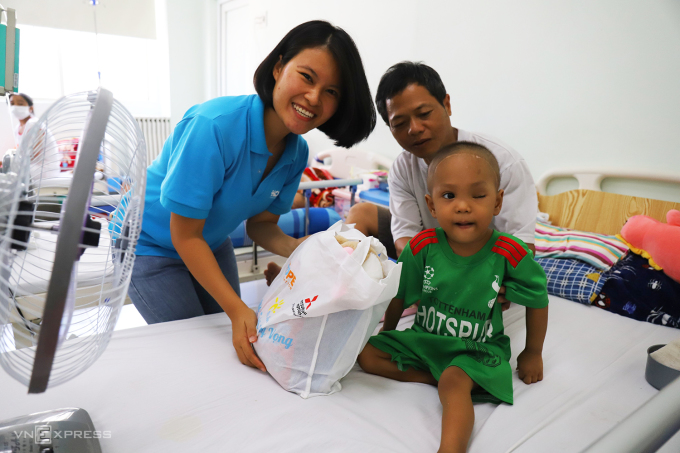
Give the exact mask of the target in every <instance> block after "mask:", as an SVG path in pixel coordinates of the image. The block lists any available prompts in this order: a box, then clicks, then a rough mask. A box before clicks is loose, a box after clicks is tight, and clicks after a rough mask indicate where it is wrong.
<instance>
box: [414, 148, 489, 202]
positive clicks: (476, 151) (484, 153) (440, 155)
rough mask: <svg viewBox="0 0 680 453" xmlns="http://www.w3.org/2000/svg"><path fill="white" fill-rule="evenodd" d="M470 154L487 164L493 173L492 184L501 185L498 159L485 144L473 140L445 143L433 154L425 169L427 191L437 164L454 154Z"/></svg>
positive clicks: (431, 183)
mask: <svg viewBox="0 0 680 453" xmlns="http://www.w3.org/2000/svg"><path fill="white" fill-rule="evenodd" d="M463 153H465V154H472V155H473V156H477V157H480V158H482V159H483V160H484V162H486V163H487V164H488V165H489V168H490V169H491V173H492V174H493V175H494V184H495V187H496V189H498V188H499V187H500V185H501V171H500V168H499V166H498V160H496V156H494V155H493V153H492V152H491V151H489V150H488V149H487V148H486V147H485V146H482V145H480V144H478V143H473V142H456V143H453V144H451V145H446V146H445V147H443V148H442V149H440V150H439V151H437V154H435V155H434V157H433V158H432V162H430V166H429V168H428V169H427V191H428V192H430V194H432V187H433V186H434V175H435V172H436V171H437V166H438V165H439V163H440V162H441V161H443V160H444V159H446V158H447V157H449V156H453V155H454V154H463Z"/></svg>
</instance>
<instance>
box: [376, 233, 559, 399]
mask: <svg viewBox="0 0 680 453" xmlns="http://www.w3.org/2000/svg"><path fill="white" fill-rule="evenodd" d="M399 262H401V263H402V271H401V280H400V284H399V291H398V293H397V296H396V297H397V298H399V299H403V300H404V307H408V306H410V305H412V304H414V303H415V302H420V304H419V306H418V312H417V314H416V319H415V322H414V324H413V326H412V327H411V328H410V329H407V330H406V331H403V332H398V331H389V332H382V333H381V334H380V335H378V336H375V337H373V338H372V339H371V340H372V341H371V344H373V345H374V346H376V347H378V348H379V349H381V350H383V351H385V352H388V353H390V354H391V355H392V360H393V361H395V362H397V363H398V364H399V365H400V368H401V369H405V368H407V367H408V366H412V367H414V368H417V369H429V370H430V371H431V372H432V374H433V375H434V376H435V378H436V379H439V377H440V376H441V373H442V372H443V371H444V370H445V369H446V368H447V367H448V366H452V365H453V366H459V367H460V368H462V369H463V370H464V371H465V372H466V373H467V374H468V375H469V376H470V377H471V378H472V379H473V380H474V381H475V382H476V383H477V384H479V385H480V386H481V387H482V388H483V389H484V390H485V391H486V392H488V393H490V394H491V395H493V396H494V397H495V398H497V399H499V400H501V401H505V402H508V403H512V370H511V369H510V366H509V363H508V361H509V360H510V339H509V338H508V337H507V336H506V335H504V334H503V315H502V311H501V307H500V305H499V304H496V298H497V297H498V291H499V289H500V287H501V286H505V288H506V293H505V295H506V297H507V298H508V300H510V301H512V302H514V303H518V304H521V305H525V306H527V307H531V308H543V307H546V306H547V305H548V293H547V289H546V277H545V273H544V272H543V269H542V268H541V266H540V265H539V264H538V263H537V262H536V261H534V260H533V256H532V254H531V252H530V251H529V249H528V248H527V247H526V245H525V244H524V242H522V241H521V240H519V239H517V238H515V237H514V236H511V235H509V234H505V233H499V232H498V231H494V232H493V234H492V236H491V239H489V241H488V242H487V243H486V245H485V246H484V247H483V248H482V249H481V250H480V251H479V252H477V253H476V254H474V255H472V256H468V257H462V256H459V255H456V254H455V253H454V252H453V250H451V247H450V246H449V244H448V242H447V240H446V234H445V233H444V231H443V230H442V229H441V228H436V229H429V230H425V231H423V232H421V233H420V234H418V235H416V236H415V237H414V238H413V239H411V241H409V246H408V247H406V248H405V249H404V251H403V252H402V254H401V256H400V257H399ZM473 399H474V398H473ZM484 400H485V399H484V398H476V401H484ZM487 400H488V399H487ZM491 400H494V399H493V398H492V399H491Z"/></svg>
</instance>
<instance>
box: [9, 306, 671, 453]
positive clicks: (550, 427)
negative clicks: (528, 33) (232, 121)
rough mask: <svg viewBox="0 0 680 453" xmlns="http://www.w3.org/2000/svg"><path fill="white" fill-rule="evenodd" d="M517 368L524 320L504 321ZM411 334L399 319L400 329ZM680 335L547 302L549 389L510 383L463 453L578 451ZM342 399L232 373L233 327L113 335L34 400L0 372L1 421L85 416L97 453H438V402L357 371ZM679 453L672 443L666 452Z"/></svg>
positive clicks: (633, 405) (633, 402)
mask: <svg viewBox="0 0 680 453" xmlns="http://www.w3.org/2000/svg"><path fill="white" fill-rule="evenodd" d="M504 318H505V325H506V333H507V334H508V335H509V336H510V338H511V340H512V351H513V359H512V362H511V364H512V366H513V369H514V368H515V365H516V357H517V354H518V353H519V352H520V351H521V350H522V346H523V344H524V340H525V329H524V309H523V308H522V307H519V306H513V307H511V309H510V310H508V311H507V312H506V313H505V316H504ZM412 322H413V317H412V316H411V317H408V318H404V319H403V320H402V322H401V323H400V328H405V327H406V326H408V325H409V324H410V323H412ZM678 336H680V331H678V330H676V329H671V328H668V327H664V326H657V325H652V324H647V323H642V322H639V321H634V320H631V319H627V318H623V317H620V316H617V315H614V314H611V313H607V312H604V311H601V310H599V309H597V308H595V307H587V306H583V305H579V304H576V303H574V302H569V301H566V300H564V299H560V298H557V297H553V296H551V297H550V321H549V325H548V335H547V338H546V342H545V351H544V366H545V373H544V380H543V381H542V382H540V383H537V384H533V385H530V386H527V385H525V384H524V383H523V382H521V381H520V380H519V379H518V378H517V373H516V372H515V374H514V377H513V379H514V389H515V404H514V405H513V406H509V405H500V406H496V405H492V404H477V405H475V417H476V420H475V427H474V431H473V436H472V440H471V443H470V447H469V451H470V452H484V453H494V452H509V451H517V452H541V453H543V452H546V451H550V452H578V451H581V450H583V449H584V448H585V447H586V446H587V445H589V444H590V443H591V442H593V441H594V440H596V439H597V438H598V437H600V436H601V435H602V434H603V433H605V432H606V431H607V430H608V429H609V428H611V427H613V426H614V425H615V424H617V423H618V422H619V421H621V420H622V419H623V418H625V417H626V416H627V415H628V414H630V413H631V412H633V411H634V410H635V409H637V408H638V407H639V406H640V405H642V404H643V403H644V402H645V401H647V400H648V399H650V398H651V397H653V396H654V395H655V394H656V393H657V391H656V390H655V389H654V388H652V387H651V386H650V385H649V384H647V382H646V381H645V379H644V367H645V361H646V349H647V347H648V346H651V345H654V344H661V343H667V342H669V341H671V340H673V339H675V338H677V337H678ZM342 386H343V389H342V391H340V392H338V393H336V394H333V395H331V396H323V397H315V398H311V399H308V400H303V399H302V398H300V397H299V396H297V395H294V394H291V393H288V392H286V391H284V390H282V389H281V388H280V387H279V385H278V384H277V383H276V382H275V381H274V380H273V379H272V378H271V377H270V376H268V375H267V374H264V373H261V372H259V371H257V370H255V369H251V368H247V367H245V366H243V365H241V364H240V363H239V362H238V359H237V357H236V353H235V352H234V349H233V347H232V345H231V327H230V323H229V319H228V318H227V317H226V316H225V315H223V314H218V315H210V316H203V317H200V318H193V319H188V320H183V321H175V322H169V323H165V324H156V325H151V326H145V327H140V328H135V329H129V330H124V331H117V332H114V334H113V338H112V340H111V342H110V344H109V347H108V349H107V350H106V351H105V352H104V354H103V355H102V356H101V357H100V358H99V360H98V361H97V362H96V363H95V364H94V365H93V366H92V367H90V368H89V369H88V370H86V371H85V372H84V373H83V374H81V375H80V376H78V377H76V378H75V379H73V380H71V381H70V382H67V383H66V384H63V385H62V386H59V387H56V388H53V389H49V390H48V391H47V392H46V393H45V394H42V395H30V396H28V395H27V394H26V388H25V387H23V386H22V385H20V384H19V383H18V382H16V381H14V380H13V379H11V378H10V377H9V376H8V375H7V374H5V373H3V372H0V389H2V390H1V391H0V401H2V403H1V404H0V420H1V419H5V418H10V417H14V416H19V415H23V414H28V413H32V412H37V411H44V410H50V409H56V408H63V407H82V408H84V409H86V410H87V411H88V412H89V413H90V415H91V417H92V419H93V421H94V424H95V427H96V429H97V430H100V431H108V432H109V435H110V438H107V439H102V440H101V443H102V448H103V451H104V452H137V453H141V452H160V451H163V452H186V451H196V452H198V451H238V452H267V451H277V452H300V451H314V452H316V451H325V452H348V451H357V452H359V451H361V452H409V453H410V452H433V451H436V449H437V447H438V444H439V437H440V429H441V405H440V403H439V399H438V396H437V390H436V389H435V388H434V387H432V386H428V385H425V384H416V383H402V382H396V381H391V380H388V379H385V378H381V377H377V376H372V375H368V374H366V373H364V372H362V371H361V370H360V369H359V368H358V366H355V368H354V369H353V371H352V372H350V374H349V375H348V376H347V377H345V378H344V379H343V380H342ZM661 451H664V452H671V451H672V452H677V451H680V436H677V435H676V436H675V437H674V438H673V439H671V441H669V443H667V444H666V445H665V446H664V448H663V449H662V450H661Z"/></svg>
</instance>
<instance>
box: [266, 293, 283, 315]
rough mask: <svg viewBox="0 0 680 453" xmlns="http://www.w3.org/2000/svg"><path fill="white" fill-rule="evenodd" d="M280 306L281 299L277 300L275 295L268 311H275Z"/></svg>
mask: <svg viewBox="0 0 680 453" xmlns="http://www.w3.org/2000/svg"><path fill="white" fill-rule="evenodd" d="M281 307H283V299H281V300H279V298H278V297H277V298H276V299H274V304H273V305H272V306H271V307H269V311H270V312H272V313H276V310H278V309H279V308H281Z"/></svg>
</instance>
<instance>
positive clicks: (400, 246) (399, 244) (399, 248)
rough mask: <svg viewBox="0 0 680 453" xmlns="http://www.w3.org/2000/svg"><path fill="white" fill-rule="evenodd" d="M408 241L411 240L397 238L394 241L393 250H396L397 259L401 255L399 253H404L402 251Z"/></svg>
mask: <svg viewBox="0 0 680 453" xmlns="http://www.w3.org/2000/svg"><path fill="white" fill-rule="evenodd" d="M410 240H411V238H399V239H397V240H396V241H394V248H395V249H397V257H399V255H401V252H403V251H404V249H405V248H406V246H407V245H408V241H410Z"/></svg>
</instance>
